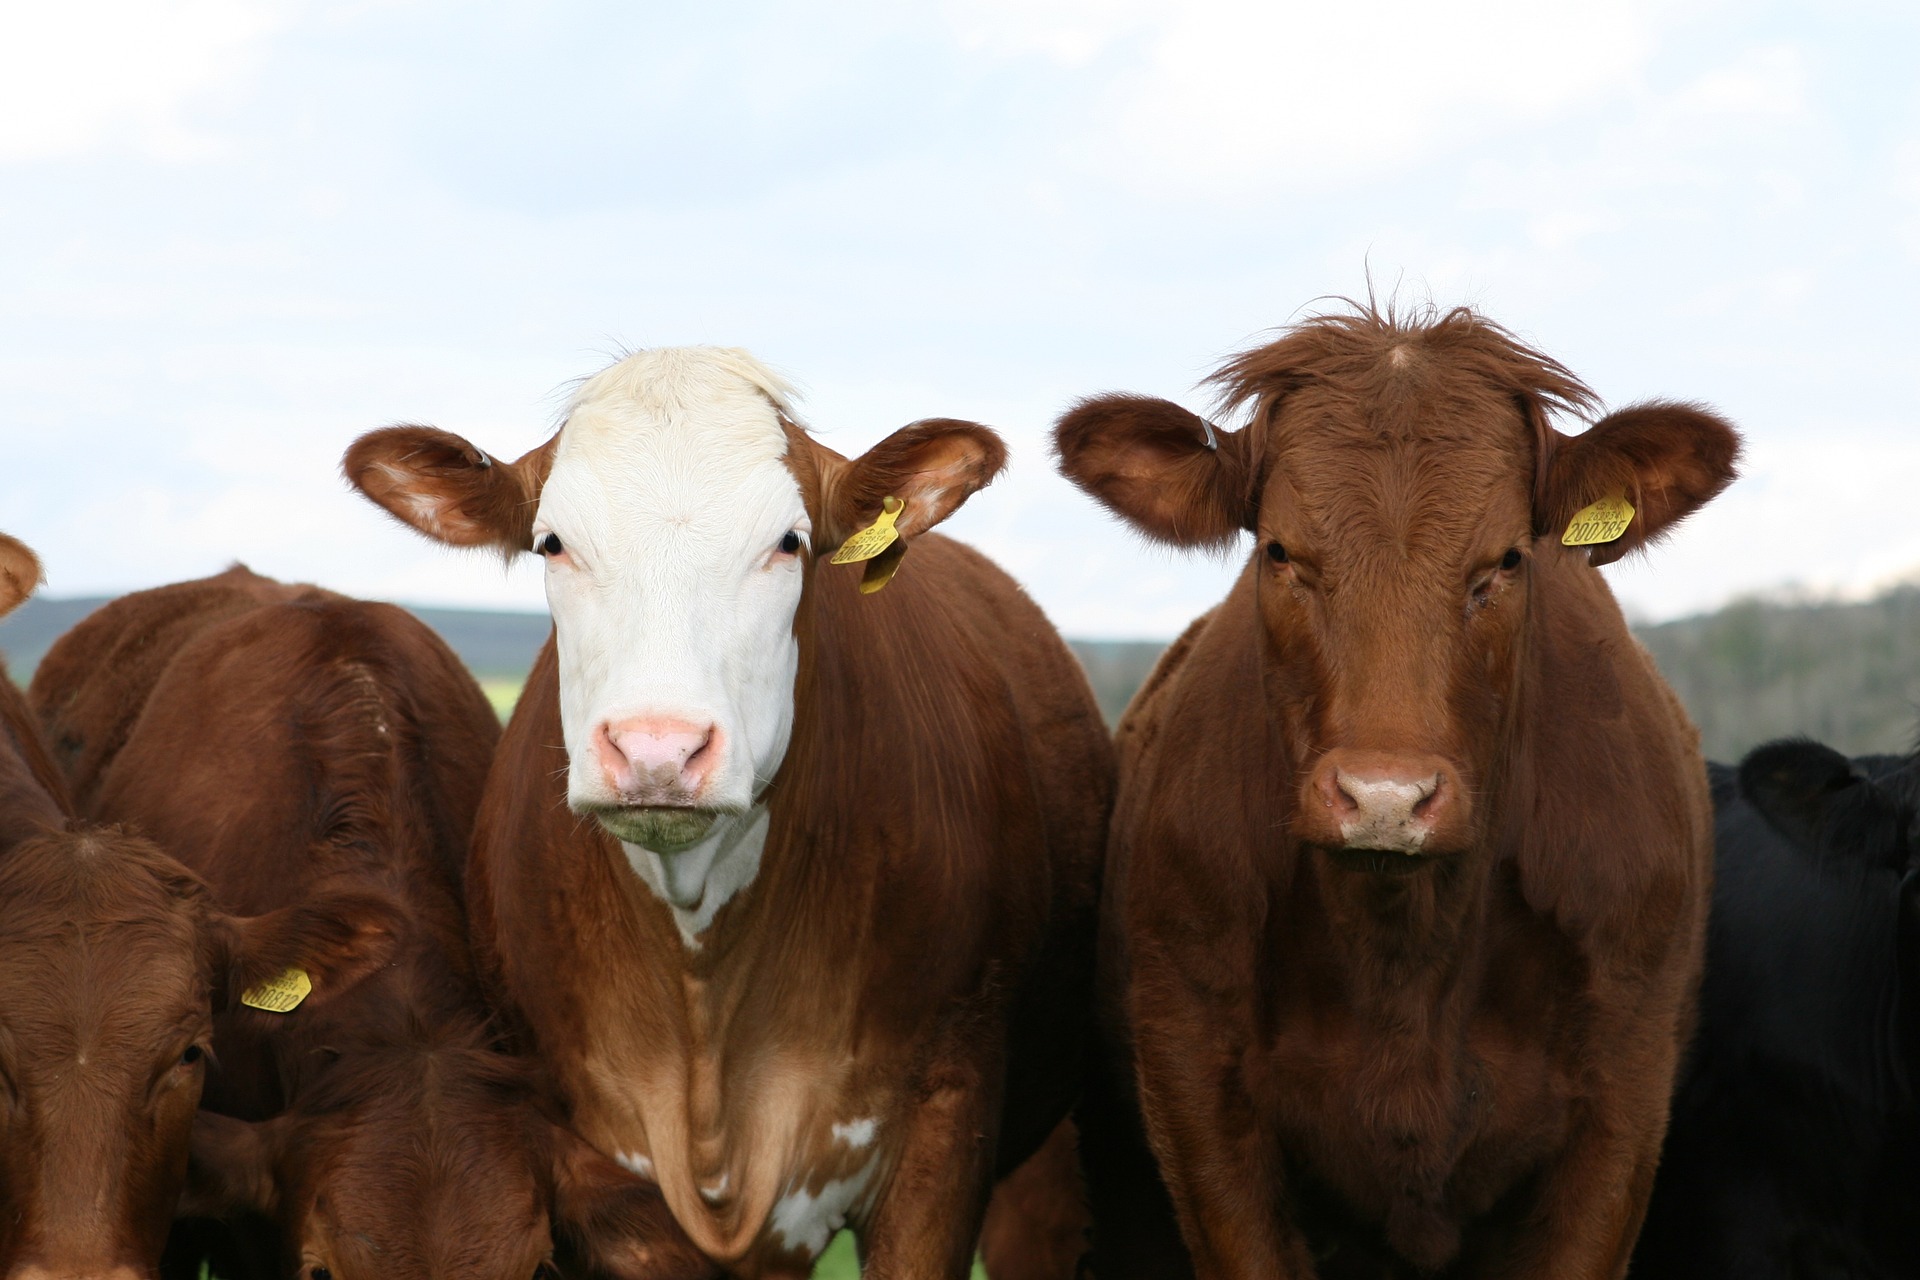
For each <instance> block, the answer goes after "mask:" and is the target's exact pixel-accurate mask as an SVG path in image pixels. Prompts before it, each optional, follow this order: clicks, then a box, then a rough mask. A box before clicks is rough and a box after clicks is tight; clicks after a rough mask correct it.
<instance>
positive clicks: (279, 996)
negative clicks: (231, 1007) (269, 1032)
mask: <svg viewBox="0 0 1920 1280" xmlns="http://www.w3.org/2000/svg"><path fill="white" fill-rule="evenodd" d="M312 994H313V979H312V978H309V977H308V976H307V971H306V970H305V969H299V968H294V969H288V970H287V971H286V972H285V973H282V974H280V975H278V976H277V977H272V978H268V979H267V980H266V981H265V982H263V983H261V984H260V985H259V986H257V987H248V988H247V989H246V990H245V991H243V992H241V993H240V1003H241V1004H244V1005H246V1006H247V1007H248V1008H249V1009H265V1010H266V1011H267V1012H268V1013H292V1012H293V1011H294V1010H295V1009H298V1008H299V1007H300V1002H301V1001H302V1000H305V999H306V998H307V997H308V996H310V995H312Z"/></svg>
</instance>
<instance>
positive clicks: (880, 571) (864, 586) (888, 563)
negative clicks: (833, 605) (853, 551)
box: [860, 542, 907, 596]
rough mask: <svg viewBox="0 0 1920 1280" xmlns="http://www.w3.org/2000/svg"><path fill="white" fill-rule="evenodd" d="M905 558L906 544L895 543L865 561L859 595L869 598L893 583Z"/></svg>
mask: <svg viewBox="0 0 1920 1280" xmlns="http://www.w3.org/2000/svg"><path fill="white" fill-rule="evenodd" d="M906 558H907V544H906V543H904V542H896V543H894V544H893V545H892V546H890V547H888V548H887V549H886V550H885V551H882V552H881V553H880V554H879V555H877V556H875V557H874V558H873V559H871V560H869V561H867V571H866V572H865V573H863V574H861V575H860V594H861V595H863V596H870V595H872V594H873V593H874V592H876V591H878V590H879V589H880V588H882V587H884V586H886V585H887V584H888V583H889V582H892V581H893V575H894V572H895V571H896V570H898V569H899V568H900V562H901V561H902V560H905V559H906Z"/></svg>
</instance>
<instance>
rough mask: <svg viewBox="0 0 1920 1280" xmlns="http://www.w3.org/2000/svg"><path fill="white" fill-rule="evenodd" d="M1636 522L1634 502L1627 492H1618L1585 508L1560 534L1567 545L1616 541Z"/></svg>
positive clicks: (1562, 542) (1590, 544)
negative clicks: (1630, 499) (1634, 519)
mask: <svg viewBox="0 0 1920 1280" xmlns="http://www.w3.org/2000/svg"><path fill="white" fill-rule="evenodd" d="M1632 523H1633V504H1632V503H1631V502H1628V501H1627V499H1626V495H1624V494H1619V493H1616V494H1614V495H1613V496H1612V497H1608V498H1602V499H1600V501H1598V502H1596V503H1594V504H1593V505H1592V506H1590V507H1583V508H1581V510H1580V512H1579V514H1578V515H1576V516H1574V518H1573V522H1572V523H1571V524H1569V525H1568V526H1567V531H1566V532H1565V533H1563V534H1561V535H1560V545H1561V546H1563V547H1591V546H1594V545H1596V544H1597V543H1602V542H1612V541H1613V540H1614V539H1615V538H1617V537H1619V536H1620V535H1621V534H1623V533H1625V532H1626V531H1627V526H1628V525H1630V524H1632Z"/></svg>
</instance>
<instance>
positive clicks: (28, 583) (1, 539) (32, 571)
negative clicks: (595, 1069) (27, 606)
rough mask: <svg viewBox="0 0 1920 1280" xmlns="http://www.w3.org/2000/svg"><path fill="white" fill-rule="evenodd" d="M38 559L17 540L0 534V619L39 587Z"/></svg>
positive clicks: (40, 576)
mask: <svg viewBox="0 0 1920 1280" xmlns="http://www.w3.org/2000/svg"><path fill="white" fill-rule="evenodd" d="M42 577H43V575H42V574H41V572H40V558H39V557H38V556H36V555H34V554H33V552H32V551H30V550H28V549H27V544H26V543H24V542H22V541H20V539H18V538H10V537H8V536H7V535H6V534H4V533H0V618H4V617H5V616H6V615H7V614H9V613H12V612H13V610H14V608H15V606H17V605H18V604H19V603H20V602H21V601H22V600H25V599H26V598H27V597H28V596H30V595H32V594H33V589H34V588H35V587H37V586H39V585H40V581H41V578H42Z"/></svg>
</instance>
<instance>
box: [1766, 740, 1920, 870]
mask: <svg viewBox="0 0 1920 1280" xmlns="http://www.w3.org/2000/svg"><path fill="white" fill-rule="evenodd" d="M1740 794H1741V795H1743V796H1745V797H1746V798H1747V801H1748V803H1750V804H1752V805H1753V807H1754V808H1755V809H1757V810H1759V812H1760V816H1761V817H1763V818H1765V819H1766V820H1767V823H1768V825H1770V826H1771V827H1773V829H1774V830H1775V831H1778V832H1779V833H1780V834H1781V835H1783V836H1785V837H1786V838H1787V839H1788V840H1790V841H1792V842H1793V843H1794V844H1796V845H1798V846H1799V847H1800V848H1801V849H1803V850H1805V851H1806V852H1807V853H1809V854H1811V855H1813V856H1814V857H1818V858H1831V859H1834V860H1853V861H1863V862H1865V863H1867V864H1868V865H1871V866H1878V867H1885V868H1887V869H1889V870H1895V871H1898V870H1904V869H1905V867H1906V865H1907V862H1908V859H1909V855H1910V853H1911V849H1910V848H1909V845H1910V840H1909V835H1908V832H1909V830H1910V829H1911V826H1912V819H1913V815H1912V811H1911V810H1910V809H1909V808H1908V807H1907V806H1906V805H1904V804H1902V803H1901V802H1900V801H1899V799H1898V798H1897V797H1895V796H1894V795H1892V794H1891V793H1890V792H1889V791H1888V790H1887V789H1886V788H1884V787H1882V786H1880V785H1879V784H1878V783H1875V782H1873V781H1872V780H1871V779H1869V778H1867V777H1866V776H1865V775H1864V774H1862V773H1861V772H1860V771H1859V770H1857V769H1855V768H1854V767H1853V762H1852V761H1850V760H1848V759H1847V758H1846V757H1845V756H1843V755H1841V754H1840V753H1839V752H1838V751H1835V750H1834V749H1833V748H1832V747H1828V746H1824V745H1822V744H1821V743H1818V742H1809V741H1807V740H1806V739H1804V738H1786V739H1782V740H1781V741H1778V742H1769V743H1767V744H1766V745H1765V746H1762V747H1755V748H1754V749H1753V750H1752V751H1750V752H1748V753H1747V758H1746V759H1745V760H1743V761H1741V762H1740Z"/></svg>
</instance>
